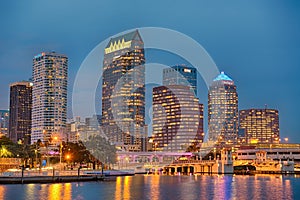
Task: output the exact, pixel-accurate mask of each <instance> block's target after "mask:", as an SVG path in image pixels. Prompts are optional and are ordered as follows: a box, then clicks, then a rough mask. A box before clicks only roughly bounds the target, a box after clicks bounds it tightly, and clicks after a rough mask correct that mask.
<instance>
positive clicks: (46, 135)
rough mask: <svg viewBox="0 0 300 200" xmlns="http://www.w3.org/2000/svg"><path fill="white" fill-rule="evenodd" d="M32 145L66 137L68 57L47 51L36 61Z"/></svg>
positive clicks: (33, 88)
mask: <svg viewBox="0 0 300 200" xmlns="http://www.w3.org/2000/svg"><path fill="white" fill-rule="evenodd" d="M32 78H33V87H32V131H31V143H34V142H36V141H37V140H39V139H40V140H41V141H42V142H50V141H51V137H52V136H53V134H55V135H62V134H63V132H64V129H65V127H66V120H67V81H68V57H67V56H65V55H62V54H58V53H55V52H43V53H40V54H38V55H37V56H34V58H33V77H32Z"/></svg>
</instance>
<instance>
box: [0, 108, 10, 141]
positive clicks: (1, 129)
mask: <svg viewBox="0 0 300 200" xmlns="http://www.w3.org/2000/svg"><path fill="white" fill-rule="evenodd" d="M8 127H9V111H8V110H0V137H1V136H3V135H5V136H8Z"/></svg>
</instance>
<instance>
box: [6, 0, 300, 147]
mask: <svg viewBox="0 0 300 200" xmlns="http://www.w3.org/2000/svg"><path fill="white" fill-rule="evenodd" d="M202 3H203V2H202ZM111 4H113V3H108V2H106V3H103V5H102V4H100V3H99V4H98V3H91V4H90V5H85V6H83V7H82V6H79V5H78V4H69V3H67V2H64V3H62V4H60V5H61V8H65V9H61V10H58V15H57V16H51V15H50V14H49V13H51V10H53V9H55V8H54V7H53V6H54V5H51V4H50V3H47V2H46V3H45V2H43V3H42V2H39V3H36V4H25V3H24V4H23V5H22V8H21V7H20V8H16V7H15V5H14V4H13V3H8V4H4V6H1V10H2V12H1V15H2V16H3V17H2V19H1V24H3V27H4V28H3V32H2V33H1V36H2V37H1V38H2V39H1V44H2V45H1V49H0V53H1V58H0V64H1V69H2V73H1V86H0V91H1V97H0V109H7V108H8V90H9V84H10V83H12V82H15V81H20V80H26V79H28V78H29V77H31V65H32V63H31V59H32V56H33V55H35V54H36V53H37V52H42V51H51V50H53V49H54V50H56V51H58V52H62V53H65V54H67V55H68V56H69V58H70V61H71V63H70V84H69V90H70V92H72V91H71V89H72V83H73V80H74V76H75V74H76V72H77V70H78V67H79V65H80V63H81V62H82V60H83V59H84V58H85V56H86V55H87V54H88V52H89V51H90V50H91V49H92V48H93V47H94V46H95V45H97V44H98V42H99V41H101V40H102V39H104V38H107V37H109V36H110V35H113V34H115V33H118V32H120V31H123V30H127V29H129V28H135V27H141V26H161V27H168V28H171V29H174V30H178V31H180V32H183V33H186V34H187V35H189V36H191V37H192V38H194V39H195V40H196V41H198V42H199V43H200V44H202V45H203V46H204V47H205V49H206V50H207V51H208V53H209V54H210V55H211V56H212V58H213V59H214V60H215V62H216V63H217V65H218V66H219V68H220V69H221V70H222V71H225V72H227V73H228V74H229V76H230V77H232V78H233V79H234V80H235V81H236V85H237V86H238V92H239V97H240V105H239V109H247V108H263V107H264V105H265V104H267V105H268V107H271V108H274V109H277V110H279V112H280V129H281V135H282V137H289V138H290V140H289V141H295V142H299V141H300V137H299V131H298V128H297V121H298V115H297V113H299V108H298V107H297V102H299V101H300V99H299V98H300V95H299V89H298V87H297V85H299V80H298V78H297V74H298V73H297V72H298V69H297V66H299V60H298V58H297V57H298V52H299V46H300V41H299V38H298V37H297V36H298V35H299V32H300V29H299V26H298V25H297V24H299V20H298V19H299V18H300V17H298V16H299V8H300V7H299V3H298V2H297V1H291V2H288V3H287V2H271V3H267V2H261V1H253V2H251V4H250V3H242V2H238V1H234V2H230V3H228V2H226V3H225V2H219V4H218V5H216V4H213V3H210V2H206V3H205V4H204V3H203V4H204V5H205V6H200V5H202V4H201V3H198V5H194V4H190V5H179V4H177V3H175V4H174V5H173V6H172V7H170V8H169V9H166V6H167V5H166V4H163V5H162V6H161V8H159V7H156V6H154V4H155V3H153V5H152V4H150V3H146V4H147V5H144V4H141V3H138V4H137V5H136V6H137V8H142V7H143V8H144V7H145V6H146V7H147V8H149V9H147V10H145V9H141V11H140V10H139V9H137V13H138V14H140V15H139V18H138V19H137V18H136V16H137V15H136V14H137V13H135V14H134V13H127V12H126V16H125V17H124V18H125V19H124V20H125V21H127V22H130V23H121V22H119V21H118V19H119V18H118V17H117V16H116V15H113V14H110V13H109V12H108V10H110V9H109V8H111V7H114V6H113V5H111ZM100 5H101V6H100ZM129 5H130V4H129ZM129 5H126V4H125V3H120V8H121V7H122V10H121V9H118V10H119V13H120V14H122V13H123V14H125V10H126V8H129ZM31 7H33V8H36V9H30V8H31ZM39 7H47V8H49V9H46V10H45V13H44V12H40V11H39V10H40V9H39ZM93 7H94V8H93ZM82 8H88V9H89V10H90V13H96V11H98V10H99V9H101V10H103V12H100V13H98V14H95V15H94V18H92V17H91V16H90V17H87V16H84V17H83V18H82V16H80V18H79V17H78V16H77V17H76V16H75V15H72V12H73V11H76V12H74V13H78V12H80V10H81V9H82ZM224 8H225V9H224ZM13 9H17V10H18V11H20V12H13ZM181 9H184V10H188V11H190V12H183V13H185V14H184V15H183V13H182V14H179V16H175V15H172V13H173V12H176V11H178V10H181ZM30 10H31V11H32V12H31V11H30ZM29 11H30V12H31V13H30V14H29V13H28V12H29ZM152 12H158V13H161V14H160V15H158V16H155V15H151V13H152ZM17 13H19V14H17ZM47 13H48V14H49V15H48V16H47V15H46V14H47ZM142 13H143V14H142ZM176 13H178V12H176ZM44 15H45V16H44ZM50 16H51V17H50ZM163 16H172V17H170V18H165V17H163ZM56 19H63V20H62V21H60V20H56ZM221 19H222V20H221ZM74 20H75V21H77V23H72V22H73V21H74ZM54 21H58V23H53V22H54ZM68 22H69V23H68ZM96 22H97V23H98V24H99V25H98V26H92V25H91V24H92V23H93V24H94V23H96ZM184 22H186V23H184ZM44 23H47V24H48V25H47V27H45V29H43V30H42V29H40V28H38V26H36V24H44ZM65 24H68V26H66V25H65ZM111 24H113V26H112V25H111ZM179 24H180V25H179ZM108 25H109V26H108ZM104 27H105V28H104ZM146 55H147V54H146ZM148 56H149V57H148V58H146V59H147V60H149V61H155V60H156V61H162V62H165V63H167V64H168V65H170V66H171V65H174V64H177V63H182V62H181V61H175V60H173V59H168V58H166V59H165V58H162V56H160V55H158V56H157V55H155V54H154V55H151V54H148ZM16 58H18V59H16ZM15 72H17V73H15ZM249 83H251V84H249ZM199 84H201V83H199ZM199 93H200V94H199V97H200V101H201V102H203V103H206V101H205V100H206V95H207V89H206V88H205V87H202V91H200V92H199ZM69 96H70V95H69ZM274 97H276V98H274ZM70 101H71V100H70ZM70 101H69V104H70ZM205 108H206V107H205ZM205 112H206V109H205ZM70 116H71V110H69V117H70Z"/></svg>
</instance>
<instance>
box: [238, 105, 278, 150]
mask: <svg viewBox="0 0 300 200" xmlns="http://www.w3.org/2000/svg"><path fill="white" fill-rule="evenodd" d="M239 129H240V130H243V132H244V138H245V141H241V142H242V143H244V142H245V143H248V144H251V143H252V144H253V143H254V144H255V143H267V144H272V143H279V137H280V135H279V115H278V110H274V109H247V110H240V111H239Z"/></svg>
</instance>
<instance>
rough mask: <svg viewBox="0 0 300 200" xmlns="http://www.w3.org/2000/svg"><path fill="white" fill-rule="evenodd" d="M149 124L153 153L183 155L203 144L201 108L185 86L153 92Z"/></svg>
mask: <svg viewBox="0 0 300 200" xmlns="http://www.w3.org/2000/svg"><path fill="white" fill-rule="evenodd" d="M152 120H153V121H152V123H153V132H152V136H153V144H154V150H155V151H168V152H186V151H187V150H188V149H189V148H190V147H192V146H194V147H196V146H197V145H198V144H199V143H201V142H202V140H203V135H204V133H203V104H199V100H198V99H197V98H196V97H195V96H194V93H193V92H192V91H191V90H190V87H189V86H184V85H168V86H160V87H155V88H153V119H152Z"/></svg>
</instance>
